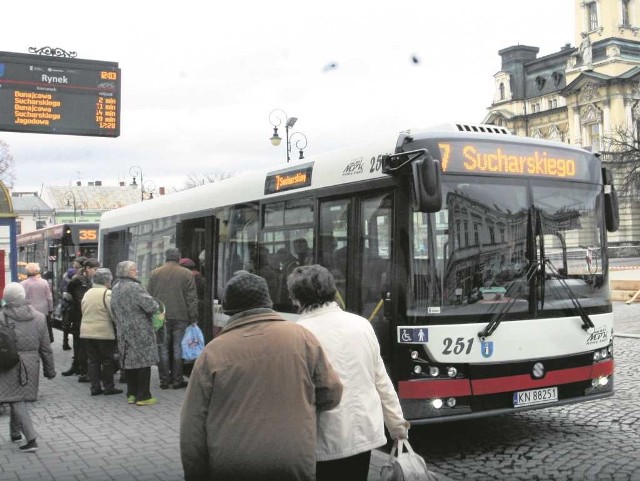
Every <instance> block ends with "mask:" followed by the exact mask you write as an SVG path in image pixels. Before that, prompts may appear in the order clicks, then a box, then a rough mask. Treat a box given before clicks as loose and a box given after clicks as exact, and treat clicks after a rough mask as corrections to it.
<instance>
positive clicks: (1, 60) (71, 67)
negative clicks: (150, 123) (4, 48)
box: [0, 52, 120, 137]
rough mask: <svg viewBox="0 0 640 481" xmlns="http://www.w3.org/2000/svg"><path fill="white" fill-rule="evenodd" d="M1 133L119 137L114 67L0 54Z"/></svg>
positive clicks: (116, 71)
mask: <svg viewBox="0 0 640 481" xmlns="http://www.w3.org/2000/svg"><path fill="white" fill-rule="evenodd" d="M3 130H4V131H13V132H27V133H40V134H64V135H90V136H96V137H118V136H119V135H120V69H119V68H118V64H117V63H115V62H101V61H96V60H80V59H75V58H59V57H47V56H43V55H31V54H17V53H10V52H0V131H3Z"/></svg>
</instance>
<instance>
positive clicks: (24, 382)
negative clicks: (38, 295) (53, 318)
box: [0, 282, 56, 453]
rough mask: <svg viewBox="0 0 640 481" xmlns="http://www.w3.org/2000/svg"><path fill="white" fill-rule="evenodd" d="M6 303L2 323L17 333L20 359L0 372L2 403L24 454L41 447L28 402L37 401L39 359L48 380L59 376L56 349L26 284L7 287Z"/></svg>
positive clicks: (8, 285) (13, 435) (0, 397)
mask: <svg viewBox="0 0 640 481" xmlns="http://www.w3.org/2000/svg"><path fill="white" fill-rule="evenodd" d="M3 299H4V301H5V302H6V306H5V307H4V308H3V309H2V311H0V322H1V323H2V324H8V325H9V327H11V328H12V329H13V330H14V332H15V334H16V344H17V347H18V351H19V353H20V362H19V363H18V364H17V365H16V366H14V367H13V368H12V369H10V370H8V371H0V403H9V406H10V408H11V419H10V421H9V430H10V431H11V432H10V435H11V440H12V441H13V442H14V443H19V442H21V441H22V435H23V434H24V436H25V438H26V441H27V443H26V444H24V445H23V446H20V447H19V448H18V449H19V450H20V451H22V452H25V453H31V452H35V451H36V450H37V449H38V443H37V442H36V437H37V433H36V431H35V429H34V427H33V422H32V421H31V416H30V415H29V410H28V408H27V404H26V402H28V401H37V400H38V381H39V377H40V360H41V359H42V364H43V366H44V375H45V377H46V378H47V379H53V378H54V377H55V376H56V370H55V367H54V363H53V351H52V350H51V343H50V342H49V332H48V330H47V320H46V318H45V316H44V314H42V313H41V312H38V311H36V310H35V309H34V308H33V307H32V306H31V304H30V303H29V301H27V300H26V295H25V291H24V287H22V286H21V285H20V284H19V283H17V282H11V283H9V284H7V286H6V287H5V288H4V292H3Z"/></svg>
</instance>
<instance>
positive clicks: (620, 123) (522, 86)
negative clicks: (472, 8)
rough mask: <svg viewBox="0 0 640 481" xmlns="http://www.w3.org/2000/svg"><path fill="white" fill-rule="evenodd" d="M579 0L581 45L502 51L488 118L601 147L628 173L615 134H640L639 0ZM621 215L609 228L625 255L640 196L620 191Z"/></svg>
mask: <svg viewBox="0 0 640 481" xmlns="http://www.w3.org/2000/svg"><path fill="white" fill-rule="evenodd" d="M574 2H575V45H577V47H576V46H572V45H570V44H567V45H565V46H564V47H562V48H561V49H560V50H559V51H558V52H556V53H552V54H550V55H546V56H544V57H540V58H538V52H539V49H538V48H537V47H532V46H525V45H517V46H512V47H507V48H505V49H503V50H500V51H499V52H498V53H499V55H500V56H501V58H502V66H501V69H500V71H499V72H497V73H496V74H495V75H494V79H495V92H494V98H493V102H492V104H491V106H490V107H489V109H488V110H489V112H488V114H487V115H486V117H485V119H484V123H487V124H493V125H501V126H504V127H507V128H508V129H509V130H510V131H511V132H512V133H514V134H516V135H523V136H529V137H538V138H545V139H551V140H557V141H560V142H565V143H570V144H574V145H581V146H582V147H584V148H587V149H589V150H592V151H594V152H595V151H597V152H601V154H602V156H603V159H604V160H605V161H607V162H608V163H609V162H610V165H611V166H612V167H613V169H612V170H614V172H615V173H616V177H622V176H623V175H624V168H620V167H619V166H618V165H616V162H615V160H616V152H614V151H613V150H614V149H612V148H611V143H610V141H609V139H612V138H614V137H616V136H619V135H620V134H621V133H625V135H628V136H635V138H636V139H637V138H638V129H639V127H640V0H574ZM620 215H621V219H620V220H621V225H620V229H619V230H618V232H616V233H610V234H609V241H610V244H611V245H612V246H613V247H614V250H613V251H612V254H613V255H616V253H617V252H616V251H615V248H616V247H617V248H619V249H620V253H621V254H623V255H624V254H628V252H622V251H625V250H628V249H627V246H638V245H640V212H639V209H638V205H637V196H633V195H630V196H627V197H624V196H623V197H622V198H621V206H620ZM636 250H637V249H636ZM632 251H633V249H632ZM631 253H634V254H635V252H631Z"/></svg>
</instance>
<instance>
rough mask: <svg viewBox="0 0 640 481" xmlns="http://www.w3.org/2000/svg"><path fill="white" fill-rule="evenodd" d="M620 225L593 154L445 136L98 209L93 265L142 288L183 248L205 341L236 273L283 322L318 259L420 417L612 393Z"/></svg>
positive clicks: (494, 134) (418, 135) (481, 136)
mask: <svg viewBox="0 0 640 481" xmlns="http://www.w3.org/2000/svg"><path fill="white" fill-rule="evenodd" d="M617 225H618V213H617V197H616V193H615V190H614V188H613V185H612V181H611V176H610V174H609V173H608V171H607V170H606V169H603V167H602V165H601V162H600V160H599V158H598V157H597V156H596V155H594V154H592V153H590V152H588V151H585V150H583V149H580V148H577V147H573V146H570V145H566V144H562V143H557V142H547V141H541V140H536V139H529V138H523V137H517V136H513V135H510V134H509V133H508V132H507V131H506V130H505V129H503V128H501V127H495V126H483V125H479V126H478V125H476V126H469V125H452V126H444V127H440V128H434V129H428V130H421V131H417V130H416V131H407V132H403V133H401V134H399V135H394V136H389V138H387V139H379V141H378V142H376V143H373V144H368V145H362V146H358V147H354V148H351V149H346V150H342V151H339V152H333V153H328V154H324V155H318V156H316V157H313V158H309V159H305V160H304V161H301V162H300V163H296V164H286V165H281V166H277V167H274V168H272V169H265V170H262V171H257V172H251V173H246V174H242V175H238V176H236V177H232V178H228V179H225V180H221V181H217V182H214V183H212V184H208V185H204V186H201V187H197V188H194V189H190V190H187V191H183V192H179V193H176V194H171V195H168V196H165V197H160V198H157V199H154V200H151V201H148V202H143V203H139V204H135V205H130V206H127V207H123V208H121V209H117V210H113V211H110V212H107V213H105V214H104V215H103V216H102V219H101V221H100V259H101V261H102V263H103V264H104V265H105V266H109V267H111V268H112V269H113V268H115V265H116V264H117V263H118V262H119V261H122V260H125V259H128V260H133V261H135V262H137V264H138V268H139V272H140V276H141V278H142V281H143V282H146V279H147V278H148V275H149V273H150V271H151V270H152V269H153V268H154V267H156V266H158V265H160V264H162V262H163V260H164V257H163V256H164V251H165V250H166V249H167V248H168V247H176V246H177V247H178V248H180V249H181V251H182V253H183V256H185V257H190V258H192V259H193V260H194V261H196V262H198V263H199V265H200V268H201V270H202V271H203V274H204V275H205V278H206V280H207V289H206V292H205V299H204V306H205V316H204V319H202V320H201V322H200V324H201V325H202V326H203V330H204V331H205V335H206V336H207V338H208V339H210V338H211V337H212V336H214V335H215V333H216V328H218V327H219V326H221V325H223V324H224V320H225V317H224V316H223V315H222V314H221V313H220V312H219V311H218V310H217V308H216V307H217V304H218V303H219V301H220V298H221V296H222V293H223V288H224V285H225V283H226V281H227V279H228V278H229V277H230V276H231V274H232V273H233V272H235V271H237V270H239V269H245V270H248V271H251V272H255V273H257V274H259V275H261V276H263V277H264V278H265V279H266V280H267V283H268V285H269V288H270V292H271V297H272V299H273V301H274V308H275V309H276V310H278V311H279V312H281V313H283V314H284V315H285V316H288V318H290V319H292V320H295V317H296V316H295V309H294V307H293V306H292V305H291V303H290V300H289V297H288V295H287V291H286V279H287V276H288V274H289V272H290V271H291V269H292V268H293V267H295V266H296V265H300V264H305V263H319V264H322V265H325V266H326V267H328V268H329V269H330V270H331V272H333V274H334V276H335V278H336V282H337V285H338V290H339V294H338V296H337V301H338V302H339V303H340V304H341V305H342V306H343V308H344V309H346V310H348V311H351V312H355V313H358V314H360V315H362V316H364V317H366V318H368V319H369V320H370V321H371V323H372V325H373V328H374V329H375V331H376V334H377V336H378V339H379V342H380V347H381V351H382V355H383V358H384V359H385V362H386V364H387V367H388V370H389V373H390V375H391V377H392V379H393V380H394V382H395V384H396V387H397V390H398V393H399V396H400V400H401V403H402V407H403V410H404V413H405V416H406V417H407V419H410V420H411V422H412V423H414V424H420V423H429V422H439V421H447V420H457V419H463V418H469V417H476V416H487V415H493V414H500V413H507V412H514V411H518V410H524V409H534V408H540V407H545V406H557V405H560V404H565V403H574V402H581V401H587V400H594V399H599V398H603V397H606V396H610V395H612V393H613V370H614V362H613V314H612V306H611V302H610V296H609V282H608V259H607V251H606V247H607V231H614V230H616V229H617ZM587 253H588V256H587ZM587 257H588V260H589V262H588V261H587Z"/></svg>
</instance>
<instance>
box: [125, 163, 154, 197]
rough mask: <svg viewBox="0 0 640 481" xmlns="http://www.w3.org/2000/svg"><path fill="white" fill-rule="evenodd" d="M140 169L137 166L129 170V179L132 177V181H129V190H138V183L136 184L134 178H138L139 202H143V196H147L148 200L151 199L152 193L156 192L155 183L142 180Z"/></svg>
mask: <svg viewBox="0 0 640 481" xmlns="http://www.w3.org/2000/svg"><path fill="white" fill-rule="evenodd" d="M142 173H143V172H142V167H139V166H137V165H133V166H132V167H131V168H130V169H129V175H131V177H133V180H132V181H131V184H130V185H131V188H133V189H137V188H138V182H136V177H140V201H141V202H142V201H144V195H145V194H148V198H149V199H153V193H154V192H155V191H156V183H155V182H154V181H152V180H148V179H147V180H144V179H143V178H142Z"/></svg>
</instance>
